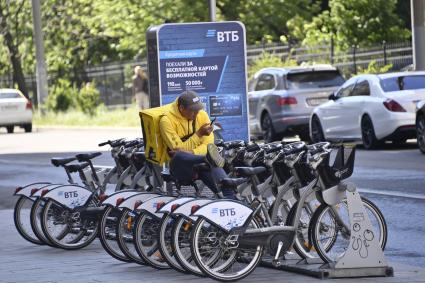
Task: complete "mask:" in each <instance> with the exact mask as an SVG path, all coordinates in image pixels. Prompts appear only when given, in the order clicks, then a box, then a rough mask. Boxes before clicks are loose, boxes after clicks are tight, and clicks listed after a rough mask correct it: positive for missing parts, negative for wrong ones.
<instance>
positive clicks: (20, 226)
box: [13, 196, 45, 245]
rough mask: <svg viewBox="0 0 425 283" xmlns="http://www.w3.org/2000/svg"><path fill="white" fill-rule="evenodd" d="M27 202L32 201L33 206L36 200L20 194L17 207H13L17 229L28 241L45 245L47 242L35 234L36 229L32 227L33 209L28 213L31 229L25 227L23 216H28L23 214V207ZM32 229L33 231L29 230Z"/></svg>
mask: <svg viewBox="0 0 425 283" xmlns="http://www.w3.org/2000/svg"><path fill="white" fill-rule="evenodd" d="M26 203H31V207H32V206H33V204H34V200H33V199H31V198H28V197H25V196H20V197H19V198H18V200H17V201H16V204H15V207H14V208H13V222H14V224H15V227H16V230H18V233H19V234H20V235H21V236H22V237H23V238H24V239H25V240H27V241H28V242H30V243H33V244H36V245H44V244H45V243H44V242H43V241H41V240H40V239H39V238H38V237H37V235H35V233H34V230H33V229H32V227H31V209H29V210H30V214H29V215H28V220H29V221H30V223H29V224H30V229H25V227H24V223H23V222H22V221H24V219H23V218H26V217H25V216H24V215H22V213H23V211H22V208H23V207H24V205H25V204H26ZM29 230H31V231H29Z"/></svg>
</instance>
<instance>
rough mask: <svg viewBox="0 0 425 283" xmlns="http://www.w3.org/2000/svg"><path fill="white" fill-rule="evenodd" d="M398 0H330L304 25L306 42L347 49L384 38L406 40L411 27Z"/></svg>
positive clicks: (391, 40) (387, 39) (366, 44)
mask: <svg viewBox="0 0 425 283" xmlns="http://www.w3.org/2000/svg"><path fill="white" fill-rule="evenodd" d="M396 4H397V0H375V1H368V0H330V1H329V10H325V11H323V12H322V13H320V14H319V15H318V16H316V17H314V18H313V20H312V21H311V22H310V23H308V24H305V27H304V29H305V32H306V36H305V39H304V41H303V44H306V45H319V44H323V43H329V42H330V41H331V38H333V39H334V42H335V44H336V46H337V47H339V48H340V49H342V50H347V49H348V48H350V47H351V46H352V45H361V46H370V45H373V44H376V43H381V42H382V41H383V40H385V41H387V42H394V41H400V40H406V39H408V38H409V36H410V32H409V30H407V29H405V28H404V27H403V24H402V21H401V20H400V18H399V17H398V16H397V14H396V12H395V8H396Z"/></svg>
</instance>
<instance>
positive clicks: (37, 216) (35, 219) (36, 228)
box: [30, 198, 57, 248]
mask: <svg viewBox="0 0 425 283" xmlns="http://www.w3.org/2000/svg"><path fill="white" fill-rule="evenodd" d="M45 203H46V201H45V200H44V199H42V198H38V199H37V200H36V201H35V202H34V203H33V205H32V207H31V214H30V220H31V228H32V230H33V232H34V234H35V236H36V237H37V238H38V239H39V240H40V241H41V242H43V243H44V244H45V245H48V246H50V247H53V248H57V247H56V246H55V245H53V243H51V242H50V241H49V239H47V237H46V236H45V235H44V232H43V228H42V227H41V215H42V212H43V208H44V205H45Z"/></svg>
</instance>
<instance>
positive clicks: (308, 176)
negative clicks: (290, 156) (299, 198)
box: [294, 153, 315, 187]
mask: <svg viewBox="0 0 425 283" xmlns="http://www.w3.org/2000/svg"><path fill="white" fill-rule="evenodd" d="M294 169H295V172H296V173H297V176H298V178H299V180H300V183H301V186H303V187H304V186H307V185H308V184H309V183H310V182H311V181H313V180H314V178H315V176H314V174H313V171H312V170H311V168H310V166H309V165H308V164H307V154H305V153H304V154H303V156H302V157H301V158H300V160H299V161H298V162H297V163H295V164H294Z"/></svg>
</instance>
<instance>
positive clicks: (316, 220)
mask: <svg viewBox="0 0 425 283" xmlns="http://www.w3.org/2000/svg"><path fill="white" fill-rule="evenodd" d="M362 202H363V205H364V207H365V209H366V212H367V214H368V216H369V219H370V221H371V224H372V227H373V228H374V232H375V235H378V241H379V244H380V246H381V248H382V250H384V249H385V246H386V243H387V233H388V232H387V231H388V230H387V224H386V222H385V218H384V216H383V214H382V212H381V211H380V210H379V208H378V207H377V206H376V205H375V204H374V203H373V202H371V201H370V200H368V199H366V198H364V197H362ZM350 227H351V226H350V220H349V215H348V207H347V202H346V200H344V201H343V202H342V203H340V204H339V205H336V206H328V205H326V204H322V205H320V206H319V207H318V208H317V210H316V211H315V213H314V214H313V217H312V219H311V223H310V228H309V237H310V239H311V241H312V243H313V245H314V247H315V249H316V251H317V253H318V254H319V256H320V258H321V259H322V260H323V261H324V262H336V261H338V259H339V258H341V257H342V256H343V255H344V254H345V251H346V250H347V248H348V246H349V244H350V235H351V230H350ZM376 232H377V233H376Z"/></svg>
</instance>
